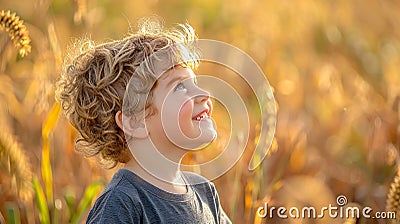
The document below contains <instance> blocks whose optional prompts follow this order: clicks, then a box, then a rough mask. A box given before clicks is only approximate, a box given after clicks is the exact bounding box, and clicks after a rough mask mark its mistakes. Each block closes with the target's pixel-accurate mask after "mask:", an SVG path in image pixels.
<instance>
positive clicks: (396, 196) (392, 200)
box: [386, 167, 400, 217]
mask: <svg viewBox="0 0 400 224" xmlns="http://www.w3.org/2000/svg"><path fill="white" fill-rule="evenodd" d="M386 210H387V211H390V212H396V217H399V215H400V167H399V168H398V169H397V174H396V177H395V178H394V180H393V182H392V184H391V185H390V190H389V193H388V198H387V201H386Z"/></svg>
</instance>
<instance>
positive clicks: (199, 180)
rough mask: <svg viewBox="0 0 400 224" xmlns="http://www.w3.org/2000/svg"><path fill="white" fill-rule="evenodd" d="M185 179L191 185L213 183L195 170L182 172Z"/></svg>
mask: <svg viewBox="0 0 400 224" xmlns="http://www.w3.org/2000/svg"><path fill="white" fill-rule="evenodd" d="M182 173H183V176H184V177H185V179H186V180H187V181H188V184H190V185H197V184H208V185H209V184H212V183H211V182H210V181H209V180H208V179H207V178H205V177H203V176H201V175H199V174H197V173H193V172H186V171H185V172H182Z"/></svg>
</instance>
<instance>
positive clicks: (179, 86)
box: [146, 66, 216, 149]
mask: <svg viewBox="0 0 400 224" xmlns="http://www.w3.org/2000/svg"><path fill="white" fill-rule="evenodd" d="M152 105H153V106H154V107H155V108H156V109H157V113H156V114H155V115H153V116H151V117H150V118H149V119H148V120H146V128H147V130H148V132H149V133H150V137H151V140H152V141H153V143H154V144H155V145H156V146H158V145H159V146H166V144H171V143H172V144H174V145H175V146H178V147H179V148H183V149H196V148H199V147H201V146H203V145H205V144H208V143H210V142H211V141H212V140H213V139H214V138H215V136H216V131H215V128H214V124H213V121H212V119H211V113H212V109H213V107H212V103H211V100H210V96H209V93H208V92H206V91H205V90H203V89H201V88H199V87H198V86H197V85H196V76H195V74H194V72H193V71H192V69H190V68H184V67H181V66H176V67H174V68H173V69H171V70H169V71H168V72H166V73H165V74H163V75H162V76H161V77H160V79H158V84H157V86H156V87H155V88H154V90H153V102H152Z"/></svg>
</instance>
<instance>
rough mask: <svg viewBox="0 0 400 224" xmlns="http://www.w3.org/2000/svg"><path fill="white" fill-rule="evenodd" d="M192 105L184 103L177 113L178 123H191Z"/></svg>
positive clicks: (188, 102)
mask: <svg viewBox="0 0 400 224" xmlns="http://www.w3.org/2000/svg"><path fill="white" fill-rule="evenodd" d="M192 113H193V104H192V103H191V102H190V101H187V102H185V103H184V104H183V105H182V107H181V109H180V111H179V122H181V125H184V124H185V122H188V121H190V122H191V121H192Z"/></svg>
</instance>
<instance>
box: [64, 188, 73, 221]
mask: <svg viewBox="0 0 400 224" xmlns="http://www.w3.org/2000/svg"><path fill="white" fill-rule="evenodd" d="M64 199H65V202H66V203H67V208H68V220H69V221H71V220H72V218H73V216H74V213H75V205H76V197H75V194H74V193H73V192H66V193H65V194H64Z"/></svg>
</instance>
